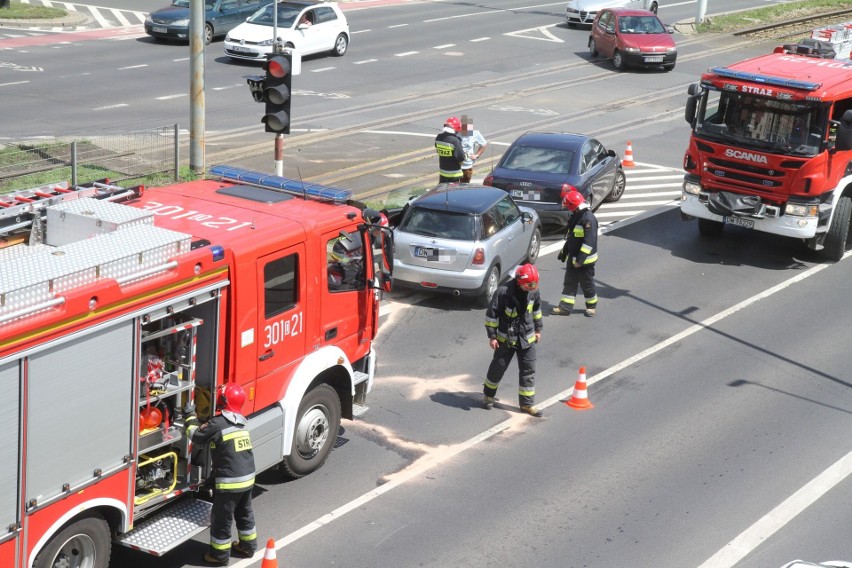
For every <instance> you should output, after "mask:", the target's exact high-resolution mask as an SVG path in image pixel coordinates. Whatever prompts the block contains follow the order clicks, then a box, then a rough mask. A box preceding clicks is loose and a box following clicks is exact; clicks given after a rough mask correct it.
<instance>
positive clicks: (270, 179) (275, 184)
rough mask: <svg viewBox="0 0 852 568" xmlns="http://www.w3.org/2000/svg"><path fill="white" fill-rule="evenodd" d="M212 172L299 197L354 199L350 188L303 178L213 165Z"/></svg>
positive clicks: (230, 179) (344, 200) (228, 179)
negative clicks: (327, 185)
mask: <svg viewBox="0 0 852 568" xmlns="http://www.w3.org/2000/svg"><path fill="white" fill-rule="evenodd" d="M210 173H211V174H212V175H214V176H219V177H220V178H222V179H224V180H227V181H237V182H240V183H246V184H249V185H254V186H257V187H264V188H267V189H274V190H277V191H284V192H286V193H289V194H291V195H295V196H297V197H306V198H310V199H318V200H320V201H331V202H334V203H346V202H347V201H349V200H350V199H352V192H351V191H349V190H348V189H337V188H334V187H326V186H324V185H319V184H316V183H305V182H303V181H301V180H295V179H289V178H285V177H280V176H273V175H269V174H262V173H260V172H253V171H251V170H245V169H243V168H234V167H231V166H213V167H212V168H210Z"/></svg>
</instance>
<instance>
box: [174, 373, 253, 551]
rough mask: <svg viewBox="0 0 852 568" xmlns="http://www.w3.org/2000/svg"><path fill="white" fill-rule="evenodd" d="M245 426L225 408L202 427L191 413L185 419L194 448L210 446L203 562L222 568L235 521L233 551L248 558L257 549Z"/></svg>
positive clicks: (248, 449) (248, 440) (241, 419)
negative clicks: (236, 538) (207, 538)
mask: <svg viewBox="0 0 852 568" xmlns="http://www.w3.org/2000/svg"><path fill="white" fill-rule="evenodd" d="M236 388H239V387H236ZM240 391H242V389H240ZM243 396H244V395H243ZM240 406H241V405H240ZM245 426H246V419H245V417H243V416H242V415H241V414H239V413H238V412H234V411H232V410H228V409H227V407H226V409H225V410H223V411H222V413H221V414H219V415H217V416H214V417H213V418H211V419H210V421H209V422H206V423H204V424H202V425H201V426H198V425H197V419H196V418H195V416H194V414H190V415H189V416H187V430H186V431H187V435H188V436H189V439H190V440H191V441H192V443H193V444H195V445H196V448H203V447H205V446H207V445H209V447H210V451H211V453H212V460H213V471H212V476H213V478H214V493H213V510H212V511H211V520H210V551H209V552H208V553H207V554H205V556H204V559H205V560H206V561H207V562H210V563H213V564H223V565H224V564H227V563H228V561H229V560H230V557H231V552H232V543H231V523H232V522H234V521H235V522H236V525H237V531H238V535H239V541H238V542H235V543H233V552H234V553H235V554H238V555H240V556H243V557H250V556H252V555H253V554H254V553H255V551H256V550H257V529H256V528H255V523H254V511H253V510H252V504H251V492H252V488H253V487H254V477H255V466H254V454H253V452H252V445H251V439H250V437H249V432H248V430H246V428H245Z"/></svg>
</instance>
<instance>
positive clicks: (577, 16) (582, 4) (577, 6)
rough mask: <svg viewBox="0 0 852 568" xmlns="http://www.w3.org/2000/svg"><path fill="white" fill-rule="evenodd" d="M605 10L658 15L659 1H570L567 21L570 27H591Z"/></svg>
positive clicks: (567, 9) (566, 12)
mask: <svg viewBox="0 0 852 568" xmlns="http://www.w3.org/2000/svg"><path fill="white" fill-rule="evenodd" d="M604 8H633V9H636V10H650V11H652V12H654V13H655V14H656V13H657V9H658V8H659V4H658V3H657V0H568V5H567V6H566V7H565V21H566V22H567V24H568V26H576V25H578V24H579V25H586V26H591V25H592V22H593V21H594V20H595V16H596V15H597V13H598V12H600V11H601V10H603V9H604Z"/></svg>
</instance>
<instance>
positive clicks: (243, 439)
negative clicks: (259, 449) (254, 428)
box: [222, 428, 252, 452]
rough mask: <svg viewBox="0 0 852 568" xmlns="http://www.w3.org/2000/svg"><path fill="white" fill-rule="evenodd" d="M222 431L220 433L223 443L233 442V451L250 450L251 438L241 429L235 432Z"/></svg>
mask: <svg viewBox="0 0 852 568" xmlns="http://www.w3.org/2000/svg"><path fill="white" fill-rule="evenodd" d="M230 430H231V429H230V428H229V429H228V430H223V431H222V440H223V441H224V442H230V441H231V440H233V441H234V450H235V451H237V452H243V451H245V450H250V449H252V447H251V438H250V437H249V433H248V431H246V430H243V429H242V428H240V429H237V430H235V431H230Z"/></svg>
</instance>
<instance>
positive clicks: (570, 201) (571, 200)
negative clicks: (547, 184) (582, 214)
mask: <svg viewBox="0 0 852 568" xmlns="http://www.w3.org/2000/svg"><path fill="white" fill-rule="evenodd" d="M585 202H586V198H585V197H583V194H582V193H580V192H579V191H577V190H576V189H572V190H571V191H569V192H568V193H566V194H565V197H563V198H562V206H563V207H565V208H566V209H568V210H569V211H574V210H575V209H577V207H579V206H580V205H581V204H582V203H585Z"/></svg>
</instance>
